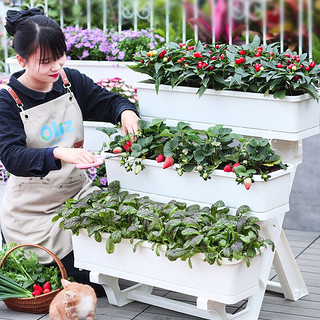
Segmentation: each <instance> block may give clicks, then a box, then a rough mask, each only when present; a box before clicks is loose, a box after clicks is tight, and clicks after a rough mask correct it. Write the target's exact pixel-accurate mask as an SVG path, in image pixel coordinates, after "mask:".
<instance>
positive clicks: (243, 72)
mask: <svg viewBox="0 0 320 320" xmlns="http://www.w3.org/2000/svg"><path fill="white" fill-rule="evenodd" d="M260 41H261V40H260V38H259V37H258V36H256V37H255V38H254V40H253V41H252V43H250V44H244V45H241V46H240V45H226V44H217V43H213V44H206V43H202V42H200V41H198V42H195V41H194V40H188V41H187V42H186V43H179V44H178V43H174V42H171V43H167V44H165V46H163V47H162V48H159V49H157V50H153V51H149V52H147V51H141V52H139V53H138V54H137V55H136V57H135V60H136V65H134V66H131V69H132V70H135V71H137V72H142V73H146V74H148V75H149V76H150V77H151V78H152V79H153V81H154V83H155V88H156V90H157V91H158V89H159V86H160V85H161V84H168V85H171V86H172V87H175V86H178V85H184V86H191V87H197V88H199V90H198V94H199V95H200V96H201V95H202V94H203V93H204V92H205V90H206V89H214V90H237V91H247V92H256V93H264V94H273V97H274V98H284V97H286V96H294V95H300V94H303V93H309V94H310V95H311V96H312V98H314V99H317V100H318V99H319V93H318V91H317V88H316V86H319V84H320V76H319V72H320V65H316V64H315V62H314V61H311V60H310V59H308V57H307V54H306V53H303V54H301V55H298V54H297V53H296V52H292V51H290V50H289V49H288V50H287V51H285V52H281V51H280V44H279V43H272V44H268V45H261V43H260Z"/></svg>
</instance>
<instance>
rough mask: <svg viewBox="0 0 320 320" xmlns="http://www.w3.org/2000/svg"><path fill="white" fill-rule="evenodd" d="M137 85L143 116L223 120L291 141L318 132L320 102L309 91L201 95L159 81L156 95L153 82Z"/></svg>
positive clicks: (206, 121)
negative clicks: (285, 94)
mask: <svg viewBox="0 0 320 320" xmlns="http://www.w3.org/2000/svg"><path fill="white" fill-rule="evenodd" d="M135 87H136V88H137V89H138V97H139V110H140V114H141V116H142V117H143V118H166V119H168V120H175V121H186V122H192V123H199V124H200V126H201V125H202V126H203V125H207V126H209V125H213V124H223V125H224V126H226V127H232V128H233V129H234V131H236V132H238V133H241V134H247V135H251V136H263V137H265V138H269V137H270V138H279V139H282V140H291V141H292V140H300V139H303V138H306V137H308V136H311V135H315V134H318V133H319V118H320V104H318V103H317V101H316V100H314V99H313V98H312V97H311V96H310V95H309V94H303V95H300V96H292V97H286V98H285V99H274V98H273V97H272V95H268V96H264V95H263V94H260V93H249V92H238V91H227V90H226V91H215V90H212V89H208V90H206V91H205V92H204V94H203V95H202V96H201V97H200V98H199V95H198V94H196V92H197V90H198V89H197V88H191V87H175V88H174V89H172V88H171V86H168V85H160V87H159V93H158V95H157V94H156V91H155V86H154V84H151V83H146V82H139V83H136V84H135ZM193 126H194V125H193ZM196 127H197V126H196ZM198 127H199V125H198ZM200 129H202V128H200Z"/></svg>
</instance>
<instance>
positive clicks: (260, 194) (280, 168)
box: [99, 119, 293, 212]
mask: <svg viewBox="0 0 320 320" xmlns="http://www.w3.org/2000/svg"><path fill="white" fill-rule="evenodd" d="M139 126H140V130H139V132H138V134H137V136H136V137H135V138H134V139H130V137H129V136H122V135H115V133H116V130H115V129H114V128H105V129H99V130H101V131H103V132H105V133H106V134H108V136H109V139H110V140H111V142H110V143H108V144H107V148H105V151H107V154H105V156H106V168H107V178H108V180H109V181H113V180H116V179H119V180H120V181H121V184H122V186H123V187H124V188H125V189H129V190H135V191H137V192H152V193H155V194H161V195H165V196H172V197H175V198H180V199H189V200H193V201H200V202H204V203H210V202H211V199H212V197H213V196H214V197H215V198H219V199H227V198H228V202H227V205H228V206H230V207H233V208H236V207H239V206H240V205H241V204H243V203H246V204H248V205H249V206H250V208H251V209H252V210H253V211H255V212H266V211H268V210H271V209H274V208H277V207H280V206H282V205H287V204H288V202H289V194H290V189H291V173H292V172H293V166H292V165H290V164H289V165H288V164H287V165H284V164H283V163H282V162H281V159H280V156H279V155H277V154H276V153H275V151H274V150H273V149H272V148H271V147H270V144H269V142H268V140H267V139H255V138H244V137H243V136H241V135H239V134H235V133H233V132H232V130H231V129H230V128H224V127H223V126H214V127H210V128H209V129H208V130H195V129H193V128H192V127H191V126H190V125H189V124H188V123H185V122H179V123H178V124H177V125H176V126H167V125H166V124H165V123H164V121H163V119H153V121H152V122H148V121H145V120H139ZM108 152H109V153H111V152H112V153H114V154H118V157H114V156H113V157H112V156H110V154H108ZM121 166H122V167H123V169H122V168H121ZM163 169H165V171H163ZM237 184H238V185H237ZM151 190H152V191H151ZM228 195H230V196H228ZM257 199H259V201H257Z"/></svg>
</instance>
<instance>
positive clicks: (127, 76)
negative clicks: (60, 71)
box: [6, 58, 149, 84]
mask: <svg viewBox="0 0 320 320" xmlns="http://www.w3.org/2000/svg"><path fill="white" fill-rule="evenodd" d="M6 63H7V64H8V65H9V68H10V73H14V72H17V71H19V70H21V69H22V68H21V66H20V65H19V63H18V61H17V59H16V58H8V59H6ZM133 64H135V63H134V62H130V61H128V62H125V61H89V60H67V61H66V63H65V65H64V66H65V67H68V68H72V69H77V70H79V71H80V72H81V73H84V74H86V75H87V76H88V77H89V78H91V79H92V80H93V81H95V82H96V81H99V80H102V79H106V78H115V77H117V78H121V79H123V80H124V81H126V82H128V83H131V84H132V83H135V82H137V81H143V80H146V79H149V76H147V75H146V74H142V73H139V72H135V71H132V70H131V69H130V68H129V67H128V66H129V65H133Z"/></svg>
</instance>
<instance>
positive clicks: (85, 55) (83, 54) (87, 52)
mask: <svg viewBox="0 0 320 320" xmlns="http://www.w3.org/2000/svg"><path fill="white" fill-rule="evenodd" d="M86 57H89V51H88V50H84V51H83V52H82V59H84V58H86Z"/></svg>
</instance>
